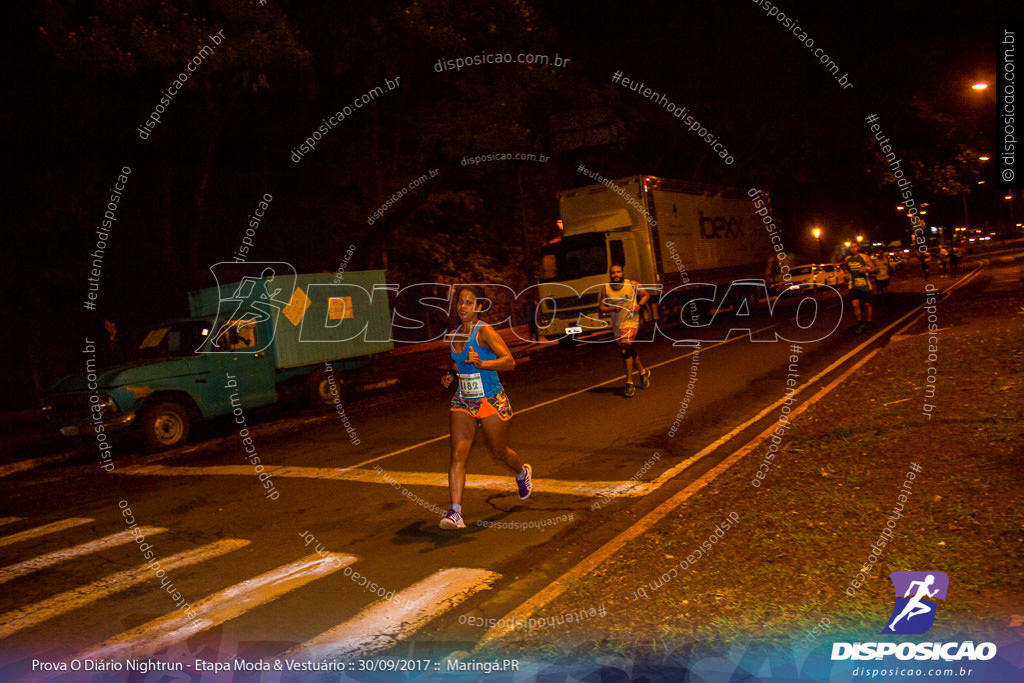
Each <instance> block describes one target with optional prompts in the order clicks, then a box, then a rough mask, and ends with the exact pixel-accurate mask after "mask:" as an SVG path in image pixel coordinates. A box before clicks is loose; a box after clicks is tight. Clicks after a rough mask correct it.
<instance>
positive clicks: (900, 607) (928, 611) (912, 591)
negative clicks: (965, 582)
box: [882, 572, 949, 635]
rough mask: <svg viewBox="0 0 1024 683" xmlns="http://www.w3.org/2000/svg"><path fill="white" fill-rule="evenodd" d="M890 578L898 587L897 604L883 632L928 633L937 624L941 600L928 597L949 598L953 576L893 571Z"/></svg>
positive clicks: (895, 586)
mask: <svg viewBox="0 0 1024 683" xmlns="http://www.w3.org/2000/svg"><path fill="white" fill-rule="evenodd" d="M889 579H890V580H891V581H892V585H893V588H895V589H896V606H895V607H893V610H892V617H890V619H889V624H888V625H887V626H886V627H885V628H884V629H883V630H882V633H883V634H889V633H899V634H903V635H917V634H921V633H925V632H927V631H928V629H930V628H931V627H932V624H934V623H935V612H936V610H937V609H938V603H936V602H926V601H925V600H926V599H927V600H945V599H946V591H947V590H948V589H949V577H948V576H946V575H945V574H944V573H943V572H893V573H892V574H889Z"/></svg>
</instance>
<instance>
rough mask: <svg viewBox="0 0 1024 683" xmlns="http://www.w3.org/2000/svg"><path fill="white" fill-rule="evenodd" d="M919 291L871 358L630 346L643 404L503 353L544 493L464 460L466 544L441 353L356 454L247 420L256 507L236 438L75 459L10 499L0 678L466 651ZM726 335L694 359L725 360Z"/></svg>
mask: <svg viewBox="0 0 1024 683" xmlns="http://www.w3.org/2000/svg"><path fill="white" fill-rule="evenodd" d="M915 276H916V274H908V271H903V272H901V273H899V274H897V275H896V277H895V280H894V284H895V286H894V288H893V289H894V290H895V291H893V292H892V293H891V295H890V297H889V301H888V303H887V304H886V305H885V306H880V307H877V308H876V316H875V319H876V327H877V328H878V329H879V330H881V331H882V332H881V333H880V334H878V335H874V334H872V333H868V334H864V335H860V336H858V335H853V334H851V333H850V332H849V331H848V329H847V328H848V326H849V325H851V324H852V318H851V317H850V313H849V311H847V312H846V318H845V319H844V321H843V323H842V324H841V325H840V326H839V328H838V330H836V332H835V333H833V334H831V335H829V336H827V337H826V338H824V339H822V340H820V341H816V342H812V343H803V344H800V349H799V351H797V350H796V349H794V348H793V345H792V344H791V343H789V342H785V341H777V342H751V341H750V340H749V337H748V336H747V335H746V334H745V333H742V332H740V333H733V335H732V336H731V337H730V338H729V341H727V342H716V343H712V342H708V343H705V344H703V345H702V348H701V349H700V351H699V354H696V355H695V354H694V348H693V347H692V346H673V345H672V344H671V342H670V341H668V340H666V339H664V338H662V339H659V340H657V341H654V342H651V343H644V344H638V347H637V348H638V350H639V352H640V355H641V358H642V359H643V362H644V363H645V364H646V365H647V366H648V367H651V368H653V381H652V386H651V388H650V389H648V390H646V391H639V390H638V392H637V396H636V397H635V398H633V399H625V398H623V396H622V393H621V389H622V377H621V375H622V368H621V362H620V359H619V357H618V354H617V353H616V352H615V350H614V349H613V348H612V347H611V346H610V345H607V344H581V345H579V346H577V347H576V348H572V349H570V348H563V347H560V346H558V345H555V344H545V345H530V344H525V343H521V344H516V345H515V346H514V351H515V353H516V356H517V357H518V358H519V362H518V365H517V368H516V370H515V371H513V372H510V373H506V374H505V375H504V376H503V381H504V383H505V387H506V390H507V392H508V394H509V396H510V398H511V400H512V404H513V407H514V408H515V410H516V417H515V418H514V419H513V423H512V438H511V442H510V443H511V445H512V447H513V448H515V449H516V450H517V451H518V452H519V453H520V455H521V456H522V457H523V459H524V461H525V462H529V463H531V464H532V465H533V468H534V482H535V489H534V494H533V496H532V497H531V498H530V499H529V500H528V501H526V502H522V501H520V500H519V499H518V497H517V495H516V493H515V484H514V482H513V480H512V477H511V475H510V474H509V473H508V472H507V471H503V470H502V469H501V467H499V466H497V465H495V464H494V463H492V462H491V461H490V460H489V458H488V457H487V453H486V452H485V450H484V449H483V448H482V446H479V445H478V446H477V447H476V448H475V449H474V452H473V455H472V457H471V459H470V463H469V468H468V469H469V472H470V479H469V482H468V488H467V495H466V499H465V501H464V516H465V517H466V520H467V524H468V528H467V529H465V530H464V531H458V532H452V531H442V530H440V529H439V528H438V525H437V522H438V519H439V517H440V514H442V513H443V511H444V510H446V509H447V507H448V496H447V479H446V473H447V463H448V442H447V428H448V406H447V401H448V396H449V395H450V393H449V392H446V391H445V390H443V389H442V388H441V387H440V384H439V383H438V378H439V377H438V376H439V372H438V369H439V368H440V367H442V366H443V365H445V363H446V358H445V355H444V352H443V351H442V350H437V351H432V352H423V353H415V354H404V355H398V356H396V357H395V358H392V359H387V360H385V361H384V362H383V363H382V364H381V365H380V366H379V368H378V370H377V373H378V375H379V376H380V377H382V378H387V377H390V376H393V375H394V376H400V377H401V380H402V381H401V383H400V384H399V385H397V387H398V388H397V389H393V390H391V391H389V392H384V393H378V394H371V395H366V396H363V397H361V398H360V397H355V399H354V400H352V401H350V402H349V403H347V404H346V406H345V411H346V417H347V419H348V421H349V424H350V425H351V427H352V431H346V425H345V424H344V423H343V420H342V419H341V418H340V416H339V415H338V414H336V413H328V414H319V413H314V412H311V411H294V410H293V411H291V412H286V413H284V414H282V413H280V412H273V411H270V412H267V411H265V412H262V413H258V414H257V413H253V414H252V415H247V416H246V417H247V419H248V421H249V427H250V429H251V436H252V438H253V441H254V444H255V446H256V448H257V449H258V453H259V456H260V458H261V460H262V464H263V465H265V466H266V469H265V470H264V472H263V474H264V476H265V475H267V474H269V475H270V478H269V479H267V480H266V481H267V482H268V483H269V484H270V485H271V486H272V488H270V489H268V488H266V487H265V485H264V483H261V481H260V478H259V473H258V472H257V471H256V470H255V468H254V466H253V465H252V464H251V463H250V461H249V460H247V459H246V458H245V457H244V455H245V454H244V451H243V448H242V443H241V439H240V437H239V436H238V434H237V432H234V431H232V428H231V426H230V425H226V424H219V425H213V426H212V427H210V428H208V429H206V430H204V433H203V434H202V435H203V437H204V440H203V441H201V442H198V443H193V444H190V445H189V446H187V447H186V448H182V449H178V450H175V451H171V452H169V453H164V454H160V455H143V454H138V453H132V452H129V450H128V448H127V446H122V448H123V449H124V450H123V451H122V452H121V453H119V454H118V455H117V456H116V459H115V468H114V470H113V471H111V472H105V471H104V470H102V469H101V468H100V466H99V463H98V462H96V461H90V460H88V459H87V460H84V461H83V460H77V461H73V462H67V463H61V464H55V465H48V466H45V467H38V468H34V469H30V470H25V471H22V472H18V473H15V474H12V475H10V476H7V477H4V478H3V479H0V493H2V496H3V497H2V500H3V503H2V510H0V522H2V523H3V524H2V528H0V534H2V538H0V565H3V568H2V569H0V581H2V582H4V583H6V585H5V586H4V596H5V597H4V601H3V602H4V607H3V609H2V611H3V615H2V616H0V640H2V641H3V644H2V646H0V647H2V650H0V672H3V671H6V672H8V673H11V672H14V673H18V675H20V673H21V672H24V671H26V670H27V669H26V668H25V667H29V666H30V663H31V659H33V658H36V659H40V660H45V661H48V662H60V661H62V660H66V659H67V658H71V657H89V658H94V659H118V658H124V657H133V658H145V657H148V656H156V658H158V659H160V660H163V661H181V662H183V663H185V664H186V665H187V667H186V670H189V669H190V668H192V666H193V662H194V660H195V659H197V658H201V659H207V660H210V661H227V660H228V659H230V658H231V657H232V656H234V655H239V656H242V657H245V658H246V659H248V660H252V661H255V660H258V659H259V658H260V657H278V656H281V655H282V654H284V655H287V656H289V657H294V658H298V659H314V658H319V657H324V656H335V657H340V658H352V657H370V656H378V657H379V656H381V655H383V654H390V655H396V656H397V655H401V656H410V655H411V654H413V653H418V654H419V656H423V657H428V656H433V657H437V656H443V655H444V654H447V653H448V652H451V651H453V650H459V649H471V647H472V645H473V643H474V642H475V641H476V640H477V639H479V637H480V636H481V635H482V634H483V631H484V630H483V629H482V628H479V627H474V626H471V625H468V624H466V623H465V622H466V621H467V616H469V617H474V618H477V617H478V618H487V619H500V618H501V617H502V616H503V615H504V614H506V613H508V612H509V611H510V610H511V609H513V608H515V607H516V606H517V605H518V604H519V603H521V602H522V601H523V600H525V599H527V598H528V597H530V596H531V595H533V594H534V593H536V592H537V591H538V590H540V589H541V588H543V587H544V586H545V585H547V584H548V583H549V582H550V581H551V580H553V579H554V578H556V577H558V576H559V575H561V574H562V573H563V572H564V571H565V570H566V569H568V568H569V567H571V566H572V565H573V564H574V563H575V562H577V561H578V560H579V559H581V558H582V557H584V556H585V555H587V554H588V553H590V552H591V551H593V550H594V549H595V548H597V547H599V546H600V545H601V544H602V543H603V542H605V541H607V540H608V539H610V538H612V537H613V536H614V535H616V534H617V533H619V532H620V531H622V530H623V529H625V528H626V527H628V526H629V524H630V523H631V522H632V521H635V520H636V519H637V518H639V517H640V516H642V515H643V514H645V513H646V512H647V511H649V510H651V509H652V508H653V507H655V506H656V505H657V504H658V503H659V502H661V501H663V500H665V499H666V498H668V497H669V496H671V495H672V494H673V493H675V492H677V491H679V490H681V489H682V488H683V487H684V486H685V485H686V484H687V483H689V482H692V481H693V480H694V479H695V478H697V477H698V476H700V474H701V473H703V472H705V471H707V470H708V469H710V468H711V467H713V466H714V465H715V464H716V463H717V462H719V461H720V460H721V459H723V458H724V457H726V456H727V455H728V454H729V453H730V452H731V450H734V449H735V446H736V445H737V444H740V443H744V442H745V441H744V440H745V439H746V438H749V436H750V435H751V434H753V433H754V432H755V430H758V429H759V428H760V429H764V427H765V425H767V424H768V423H770V422H772V421H774V420H775V419H777V418H778V409H777V408H775V409H774V410H766V408H768V407H769V406H771V405H772V404H774V403H776V402H777V401H779V400H780V399H782V398H783V397H784V395H785V389H786V380H787V375H788V374H789V373H790V371H791V369H790V363H791V358H790V356H791V355H793V354H798V355H799V360H798V361H797V363H796V364H795V370H796V373H797V375H798V382H797V383H798V385H799V386H800V387H801V388H802V393H801V394H800V397H801V398H805V397H806V396H807V395H809V394H810V393H811V389H810V387H807V386H806V383H807V382H808V381H809V380H810V379H812V378H814V377H816V376H819V375H821V379H820V380H819V382H818V384H816V385H815V388H816V387H817V386H821V385H822V384H824V382H825V381H827V379H828V378H831V377H834V376H835V375H836V374H838V373H840V372H842V370H843V369H844V368H845V367H846V366H847V365H848V363H850V362H852V361H853V360H855V359H856V358H857V357H859V356H861V355H862V354H863V353H865V352H866V349H868V348H870V347H871V346H872V345H875V344H881V343H884V340H885V338H886V337H887V336H888V335H889V334H891V333H893V332H895V331H898V330H899V328H901V327H902V326H903V323H900V324H899V325H892V326H890V327H889V329H886V328H887V326H889V325H890V323H894V322H895V321H897V320H899V319H901V318H902V317H903V316H905V315H906V314H908V313H909V312H911V311H913V310H917V309H919V307H920V306H921V304H922V301H923V297H922V296H921V294H920V290H921V285H922V283H921V282H920V279H919V277H918V278H916V279H915ZM933 280H934V281H935V283H936V284H938V285H939V286H940V287H945V286H948V285H949V284H950V283H951V282H952V280H951V279H947V280H945V281H943V280H939V279H934V278H933ZM980 281H981V278H978V280H977V282H980ZM975 286H976V284H969V285H968V288H967V289H965V290H964V291H965V292H967V291H969V289H970V288H971V287H975ZM823 312H826V313H827V311H823ZM792 314H793V308H792V307H784V306H780V307H777V308H776V311H775V318H774V319H773V318H771V317H770V316H769V315H768V313H767V312H766V311H765V310H763V309H762V310H759V311H757V312H756V313H755V315H753V316H752V317H751V318H750V319H749V320H748V323H749V325H746V326H749V327H750V328H752V329H754V330H755V331H757V335H758V336H760V337H770V336H771V335H772V333H773V332H774V331H775V330H777V329H779V327H778V326H779V325H781V324H783V321H784V319H785V318H789V319H792ZM802 314H804V315H805V314H806V310H804V311H802ZM728 317H729V316H728V315H725V316H724V317H723V316H719V319H717V320H716V321H715V322H714V323H713V324H712V325H711V327H710V329H711V330H714V331H715V333H714V334H709V335H708V336H711V337H715V336H718V337H723V338H724V336H725V334H724V330H726V329H728V323H729V322H734V320H732V321H730V320H726V318H728ZM802 322H804V323H806V322H807V318H806V317H805V318H803V319H802ZM773 326H774V327H773ZM788 330H789V331H788V332H787V336H790V337H792V336H793V334H795V331H794V330H793V328H792V325H789V327H788ZM677 335H678V336H683V335H681V334H679V333H677ZM844 358H846V360H845V362H842V363H837V361H839V360H841V359H844ZM694 377H696V380H694ZM688 387H689V388H690V389H691V392H690V395H689V396H688V395H687V388H688ZM684 405H685V414H684V415H681V414H680V411H681V409H682V408H683V406H684ZM759 413H764V415H763V416H762V417H761V418H760V419H759V420H755V419H754V418H755V417H756V416H757V415H758V414H759ZM674 423H677V424H676V429H675V430H673V429H672V427H673V424H674ZM731 432H732V434H731V436H729V438H723V436H727V435H730V433H731ZM354 440H358V442H359V443H358V444H354V443H353V441H354ZM716 444H717V447H715V446H716ZM702 452H706V453H707V455H706V456H704V457H700V458H694V457H693V456H694V455H695V454H700V453H702ZM265 479H266V476H265ZM609 495H611V496H612V497H611V498H610V499H609V498H608V496H609ZM595 503H599V505H598V506H597V508H596V509H595ZM132 524H134V525H135V528H136V529H141V528H142V527H151V528H150V529H145V530H144V531H143V532H142V533H144V535H145V537H146V538H145V543H147V544H149V545H150V546H151V548H149V549H147V548H146V547H145V546H142V545H140V544H139V543H137V542H133V540H134V538H133V537H132V536H131V533H132V532H131V530H130V525H132ZM54 525H55V526H54ZM125 532H128V533H125ZM118 534H120V536H118ZM97 541H102V547H94V546H93V545H89V544H95V543H96V542H97ZM147 550H148V551H149V552H151V553H152V554H151V555H148V556H147V555H145V554H144V553H145V552H146V551H147ZM318 551H319V552H318ZM172 556H174V557H172ZM151 558H152V559H156V560H157V561H159V562H160V565H159V567H157V566H156V565H154V564H153V563H149V564H148V565H147V560H149V559H151ZM158 568H159V569H160V571H161V572H163V573H162V574H160V573H158V572H157V569H158ZM377 588H379V589H380V591H379V592H377V593H375V592H372V591H374V590H376V589H377ZM380 596H383V597H380ZM186 602H187V604H188V605H189V606H190V608H191V610H192V612H191V613H189V612H188V611H186V609H182V608H180V607H179V606H180V605H183V604H185V603H186ZM225 680H227V679H226V678H225Z"/></svg>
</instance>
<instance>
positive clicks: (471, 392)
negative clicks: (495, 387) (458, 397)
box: [459, 372, 484, 398]
mask: <svg viewBox="0 0 1024 683" xmlns="http://www.w3.org/2000/svg"><path fill="white" fill-rule="evenodd" d="M459 393H460V394H462V398H483V397H484V380H483V378H481V377H480V373H479V372H474V373H473V374H471V375H463V374H461V373H460V374H459Z"/></svg>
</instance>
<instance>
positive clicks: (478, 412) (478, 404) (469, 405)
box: [451, 390, 512, 422]
mask: <svg viewBox="0 0 1024 683" xmlns="http://www.w3.org/2000/svg"><path fill="white" fill-rule="evenodd" d="M451 409H452V410H458V411H461V412H463V413H469V414H470V415H472V416H473V417H475V418H476V419H478V420H482V419H484V418H485V417H490V416H491V415H497V416H498V417H499V418H501V420H502V422H508V421H509V420H511V419H512V404H511V403H509V400H508V396H506V395H505V392H504V390H502V391H500V392H498V393H497V394H495V395H494V396H486V397H484V398H462V395H461V394H460V393H459V392H457V391H456V392H455V395H454V396H452V407H451Z"/></svg>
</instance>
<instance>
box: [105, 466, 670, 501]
mask: <svg viewBox="0 0 1024 683" xmlns="http://www.w3.org/2000/svg"><path fill="white" fill-rule="evenodd" d="M264 469H265V470H266V472H267V473H268V474H271V475H273V476H275V477H281V478H297V479H334V480H340V481H358V482H365V483H371V484H391V483H392V482H397V483H399V484H402V485H403V486H438V487H442V488H447V487H448V474H447V472H390V471H388V472H385V474H386V475H387V477H388V479H384V478H383V476H382V475H381V474H380V473H378V472H377V471H376V470H348V471H344V472H342V471H339V470H338V469H337V468H334V467H290V466H285V465H278V466H275V465H265V466H264ZM118 473H120V474H131V475H142V476H162V477H186V476H198V477H212V476H225V475H226V476H238V477H243V476H247V477H251V476H253V475H252V468H251V467H249V466H247V465H216V466H211V467H170V466H167V465H137V466H135V467H127V468H123V469H120V470H118ZM466 487H467V488H471V489H487V490H492V491H507V492H508V493H510V494H511V493H515V492H516V488H515V481H514V479H513V477H512V476H511V475H509V476H507V477H492V476H485V475H480V474H467V475H466ZM654 488H655V487H654V485H653V484H651V483H646V482H636V481H566V480H562V479H537V480H535V481H534V483H533V490H534V491H535V492H538V491H540V492H544V493H556V494H561V495H566V496H591V497H601V496H605V495H607V496H618V497H626V498H634V497H638V496H646V495H647V494H648V493H650V492H651V491H652V490H654Z"/></svg>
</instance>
